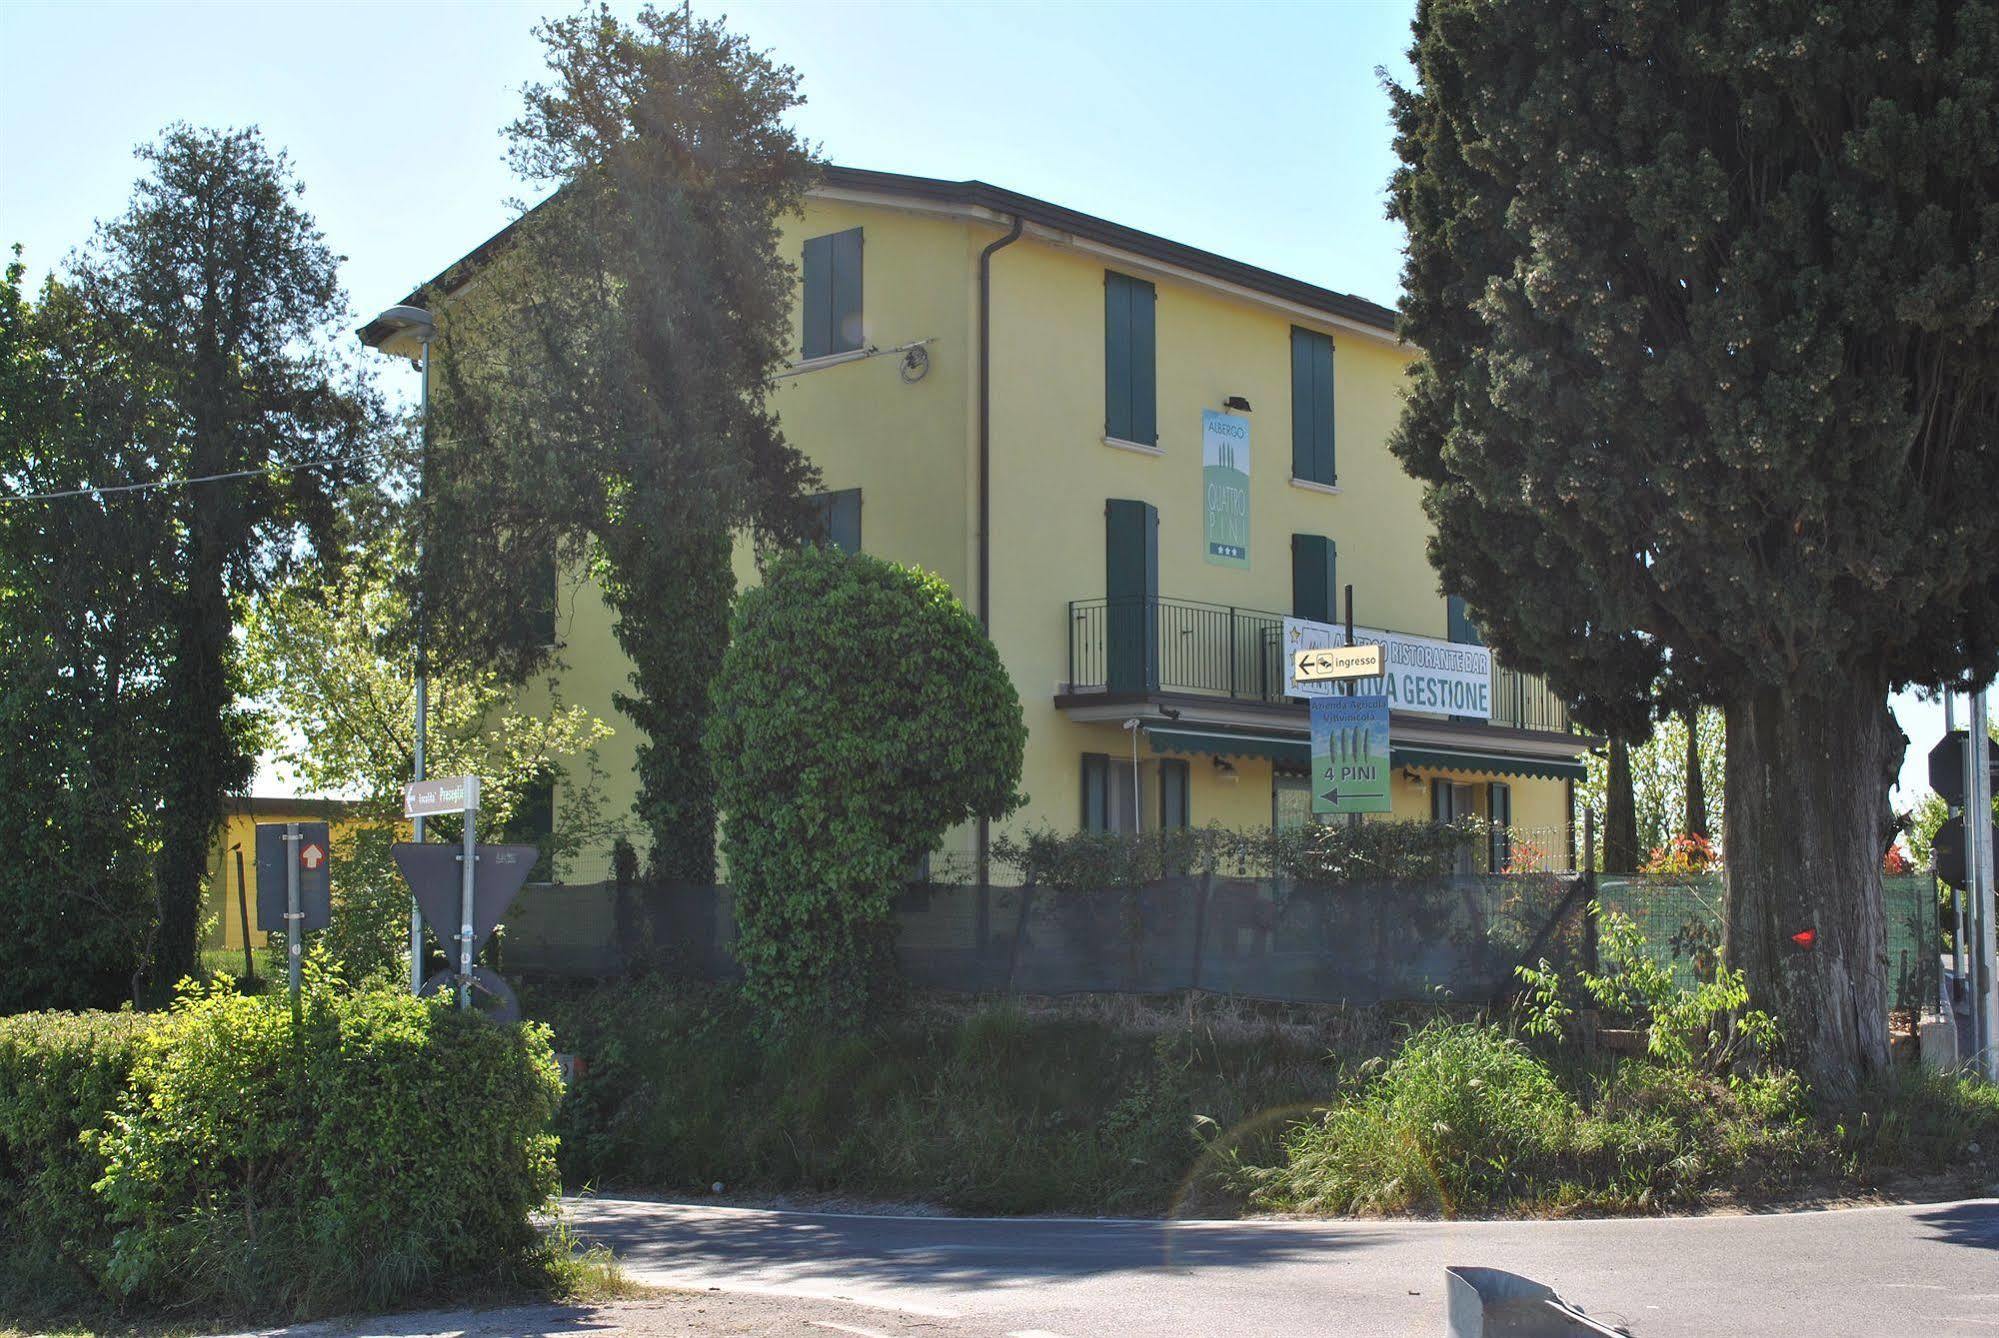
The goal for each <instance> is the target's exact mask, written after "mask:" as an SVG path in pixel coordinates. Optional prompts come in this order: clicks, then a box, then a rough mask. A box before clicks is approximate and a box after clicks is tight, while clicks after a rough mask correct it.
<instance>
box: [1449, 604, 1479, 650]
mask: <svg viewBox="0 0 1999 1338" xmlns="http://www.w3.org/2000/svg"><path fill="white" fill-rule="evenodd" d="M1444 617H1445V620H1446V623H1447V625H1448V626H1449V628H1450V631H1449V634H1448V635H1449V637H1450V639H1451V640H1452V641H1455V642H1458V643H1459V644H1460V645H1466V646H1483V645H1484V644H1485V638H1484V637H1483V636H1481V635H1480V634H1479V630H1478V624H1477V623H1475V622H1473V621H1472V618H1471V611H1470V610H1469V609H1467V608H1466V607H1465V601H1464V596H1463V595H1450V596H1447V597H1446V598H1445V600H1444Z"/></svg>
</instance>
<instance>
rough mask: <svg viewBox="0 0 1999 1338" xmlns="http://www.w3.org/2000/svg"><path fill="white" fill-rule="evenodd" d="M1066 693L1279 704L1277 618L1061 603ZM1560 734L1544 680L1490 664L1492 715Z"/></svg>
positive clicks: (1167, 603) (1126, 602)
mask: <svg viewBox="0 0 1999 1338" xmlns="http://www.w3.org/2000/svg"><path fill="white" fill-rule="evenodd" d="M1067 681H1068V684H1069V690H1070V691H1071V692H1096V691H1112V692H1187V693H1195V694H1198V695H1204V696H1216V697H1226V698H1229V699H1231V700H1234V701H1254V702H1280V701H1283V700H1285V694H1284V615H1283V614H1281V613H1272V612H1270V611H1269V610H1267V609H1246V608H1241V607H1238V606H1235V605H1229V604H1203V603H1200V602H1198V601H1195V600H1186V599H1144V598H1129V599H1123V598H1121V599H1076V600H1071V601H1069V675H1068V680H1067ZM1491 723H1492V724H1494V725H1499V726H1504V727H1510V728H1514V729H1533V730H1547V731H1552V732H1555V733H1561V734H1566V733H1568V732H1569V712H1568V707H1567V706H1566V705H1565V704H1564V703H1563V702H1562V700H1561V699H1560V698H1559V697H1557V696H1556V695H1555V694H1554V693H1553V692H1551V691H1550V690H1549V689H1548V684H1547V682H1546V680H1544V679H1542V678H1541V677H1540V676H1539V675H1536V674H1524V673H1520V672H1518V671H1517V670H1513V669H1508V668H1506V667H1505V666H1503V665H1494V666H1493V671H1492V720H1491Z"/></svg>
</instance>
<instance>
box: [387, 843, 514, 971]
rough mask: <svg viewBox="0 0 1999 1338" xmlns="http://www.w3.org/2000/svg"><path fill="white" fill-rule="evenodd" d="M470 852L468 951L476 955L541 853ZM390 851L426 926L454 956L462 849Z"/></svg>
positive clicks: (402, 846)
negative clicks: (472, 863) (472, 855)
mask: <svg viewBox="0 0 1999 1338" xmlns="http://www.w3.org/2000/svg"><path fill="white" fill-rule="evenodd" d="M473 850H474V852H475V853H476V855H477V864H476V865H475V867H474V869H473V872H472V951H473V952H474V953H477V952H478V951H479V949H480V948H481V947H483V946H485V942H486V940H487V939H489V938H491V937H492V936H493V929H494V926H496V925H498V924H499V923H500V921H501V920H502V919H504V918H505V916H506V914H507V908H508V907H509V906H511V905H513V904H514V898H515V897H516V896H518V895H519V894H520V890H521V888H522V887H524V886H525V885H526V884H527V880H528V874H529V873H531V872H533V870H534V866H535V861H536V860H538V859H540V858H541V851H540V850H539V849H538V848H537V847H535V846H525V845H523V846H488V845H478V846H474V847H473ZM389 853H390V855H392V856H394V858H395V861H396V867H397V868H398V869H400V870H402V875H403V879H404V880H405V881H406V882H408V883H409V885H410V891H411V892H413V893H415V894H416V903H417V905H419V906H421V907H422V908H423V918H424V922H425V923H426V924H428V925H429V926H430V928H431V931H432V932H433V933H435V934H436V935H437V941H438V942H439V943H440V944H442V945H443V947H444V949H445V952H446V954H447V955H455V953H456V950H457V944H458V926H459V925H460V924H462V923H463V921H462V920H460V919H459V915H460V900H459V899H460V897H461V896H462V895H463V892H464V877H465V875H464V872H463V867H464V866H463V857H464V853H465V852H464V848H463V847H462V846H460V845H458V844H457V843H456V842H451V843H448V844H447V843H444V842H439V841H423V842H417V841H405V842H400V843H398V844H396V845H393V846H390V847H389Z"/></svg>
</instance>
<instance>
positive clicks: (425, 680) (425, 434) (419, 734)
mask: <svg viewBox="0 0 1999 1338" xmlns="http://www.w3.org/2000/svg"><path fill="white" fill-rule="evenodd" d="M421 405H422V407H421V409H420V410H419V417H418V423H419V430H420V431H421V434H422V440H421V444H420V445H419V447H418V454H417V470H416V480H417V481H416V497H417V531H416V749H415V751H416V777H415V778H416V779H417V780H422V779H423V778H424V744H425V742H426V737H425V736H426V733H427V730H428V725H429V720H428V717H429V715H430V712H429V710H428V709H427V708H428V706H429V699H430V692H429V688H430V682H429V679H430V660H429V653H430V648H429V646H428V645H427V644H426V642H427V636H428V633H429V630H430V629H429V626H428V624H429V616H430V615H429V610H428V609H427V608H426V607H425V603H424V588H423V587H424V579H423V578H424V542H423V527H424V505H425V501H426V499H427V498H428V497H429V495H430V336H429V335H425V336H424V337H423V390H422V400H421ZM466 827H467V829H468V830H469V829H470V827H471V823H470V821H469V820H468V821H467V823H466ZM410 830H411V837H412V839H413V840H415V841H418V842H421V841H422V840H423V818H422V816H421V815H419V816H417V817H414V818H412V819H410ZM422 991H423V908H422V907H420V906H418V905H417V901H416V896H415V894H411V896H410V993H411V994H420V993H422Z"/></svg>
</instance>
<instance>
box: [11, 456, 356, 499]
mask: <svg viewBox="0 0 1999 1338" xmlns="http://www.w3.org/2000/svg"><path fill="white" fill-rule="evenodd" d="M345 463H347V462H346V461H344V460H307V461H305V462H303V463H300V464H290V465H278V464H271V465H265V466H264V467H263V468H262V469H236V470H231V471H230V472H229V473H226V474H199V475H196V476H195V477H193V478H185V479H154V480H152V481H151V482H149V483H106V484H102V485H99V484H90V483H86V484H84V485H83V486H82V487H81V488H65V489H63V490H61V491H59V492H23V493H8V494H5V495H0V502H57V501H61V500H63V499H64V498H69V497H99V496H102V495H104V494H105V493H114V492H148V491H150V490H152V489H154V488H185V487H191V486H192V485H194V484H197V483H221V482H224V481H226V480H229V479H248V478H257V477H259V476H262V475H265V474H286V473H294V472H297V471H298V470H302V469H331V468H333V467H335V466H338V465H342V464H345Z"/></svg>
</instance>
